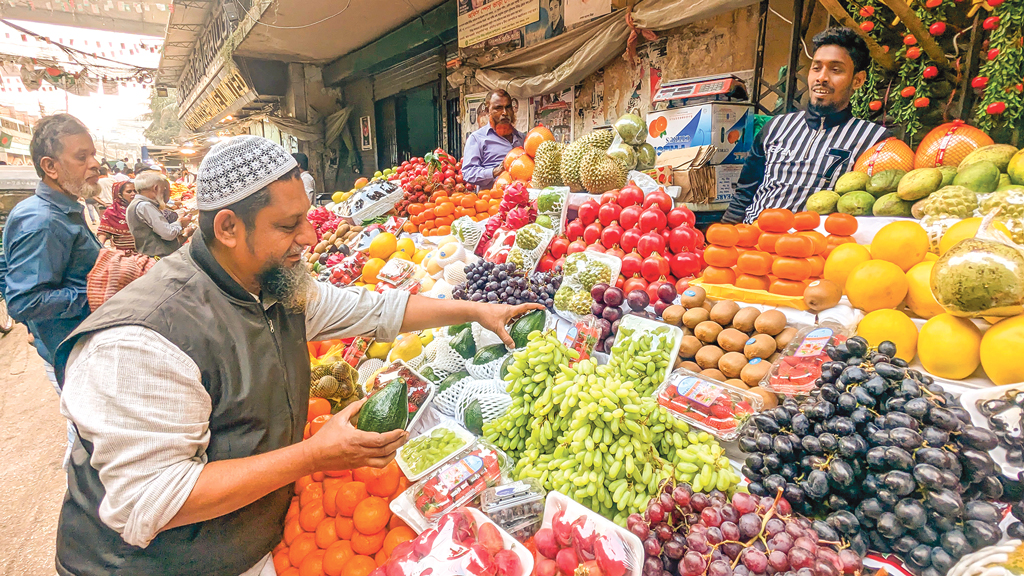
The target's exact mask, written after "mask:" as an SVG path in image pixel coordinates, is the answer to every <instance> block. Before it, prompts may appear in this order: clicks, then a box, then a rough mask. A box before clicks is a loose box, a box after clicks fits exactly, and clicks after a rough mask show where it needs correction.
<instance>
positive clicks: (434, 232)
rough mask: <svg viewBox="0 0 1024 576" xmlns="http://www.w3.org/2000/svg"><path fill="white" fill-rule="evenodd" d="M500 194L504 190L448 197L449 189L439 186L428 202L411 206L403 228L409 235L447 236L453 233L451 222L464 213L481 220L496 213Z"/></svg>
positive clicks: (456, 194)
mask: <svg viewBox="0 0 1024 576" xmlns="http://www.w3.org/2000/svg"><path fill="white" fill-rule="evenodd" d="M501 196H502V192H501V189H495V190H483V191H481V192H480V193H479V194H474V193H472V192H466V193H461V194H460V193H458V192H456V193H454V194H452V195H451V196H449V195H448V191H447V190H445V189H444V188H438V189H437V190H435V191H434V192H433V194H431V195H430V201H429V202H426V203H424V204H410V205H409V220H407V221H406V223H405V226H403V228H402V229H403V230H405V231H406V232H408V233H410V234H411V233H413V232H419V233H420V234H423V235H424V236H447V235H448V234H451V231H452V229H451V226H452V222H455V221H456V220H457V219H459V218H461V217H463V216H469V217H470V218H472V219H473V220H475V221H477V222H479V221H481V220H484V219H486V218H488V217H490V216H492V215H494V214H497V213H498V204H500V203H501Z"/></svg>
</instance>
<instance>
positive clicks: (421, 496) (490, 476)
mask: <svg viewBox="0 0 1024 576" xmlns="http://www.w3.org/2000/svg"><path fill="white" fill-rule="evenodd" d="M504 464H505V455H504V453H501V452H500V451H499V450H498V449H497V448H488V447H484V446H482V445H481V444H479V443H478V444H475V445H474V447H473V448H472V449H471V450H470V451H468V452H467V453H464V455H463V456H462V457H460V458H459V459H458V460H455V461H454V462H452V463H451V464H449V465H448V466H446V467H444V468H441V469H440V470H438V472H437V473H435V474H434V475H433V476H431V477H430V478H429V479H428V480H426V481H421V482H419V483H418V484H417V485H416V486H415V487H414V490H415V492H413V494H414V499H415V502H416V508H417V510H419V512H420V514H422V515H423V517H424V518H426V519H428V520H430V519H433V518H436V517H437V516H439V515H441V514H444V513H445V512H446V511H448V510H451V509H452V508H453V507H455V506H461V505H462V504H464V503H466V502H469V501H470V500H472V499H473V498H475V497H476V496H477V495H479V494H480V493H482V492H483V491H484V490H486V489H487V488H489V487H491V486H493V485H494V484H495V483H497V481H498V479H499V478H500V477H501V474H502V470H501V468H502V466H503V465H504Z"/></svg>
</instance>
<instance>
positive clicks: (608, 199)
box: [600, 190, 621, 208]
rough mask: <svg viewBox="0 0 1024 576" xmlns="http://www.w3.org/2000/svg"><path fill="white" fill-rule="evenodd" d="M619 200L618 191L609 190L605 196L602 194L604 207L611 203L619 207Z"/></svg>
mask: <svg viewBox="0 0 1024 576" xmlns="http://www.w3.org/2000/svg"><path fill="white" fill-rule="evenodd" d="M618 200H619V192H618V190H609V191H607V192H605V193H604V194H601V200H600V202H601V204H602V205H603V204H609V203H611V204H615V205H616V206H618V204H619V202H618ZM620 208H621V206H620Z"/></svg>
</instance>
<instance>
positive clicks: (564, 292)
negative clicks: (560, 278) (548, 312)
mask: <svg viewBox="0 0 1024 576" xmlns="http://www.w3.org/2000/svg"><path fill="white" fill-rule="evenodd" d="M572 296H573V290H572V288H569V286H567V285H563V286H562V287H561V288H559V289H558V290H557V291H556V292H555V308H558V309H559V310H567V309H568V308H569V300H571V299H572Z"/></svg>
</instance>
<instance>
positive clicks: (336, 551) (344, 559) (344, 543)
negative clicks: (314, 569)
mask: <svg viewBox="0 0 1024 576" xmlns="http://www.w3.org/2000/svg"><path fill="white" fill-rule="evenodd" d="M355 555H356V553H355V552H353V551H352V543H351V542H349V541H348V540H339V541H337V542H335V543H334V544H331V545H330V547H328V548H327V550H325V551H324V574H327V576H341V573H342V571H343V570H344V569H345V565H347V564H348V561H349V560H351V559H352V557H353V556H355Z"/></svg>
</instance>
